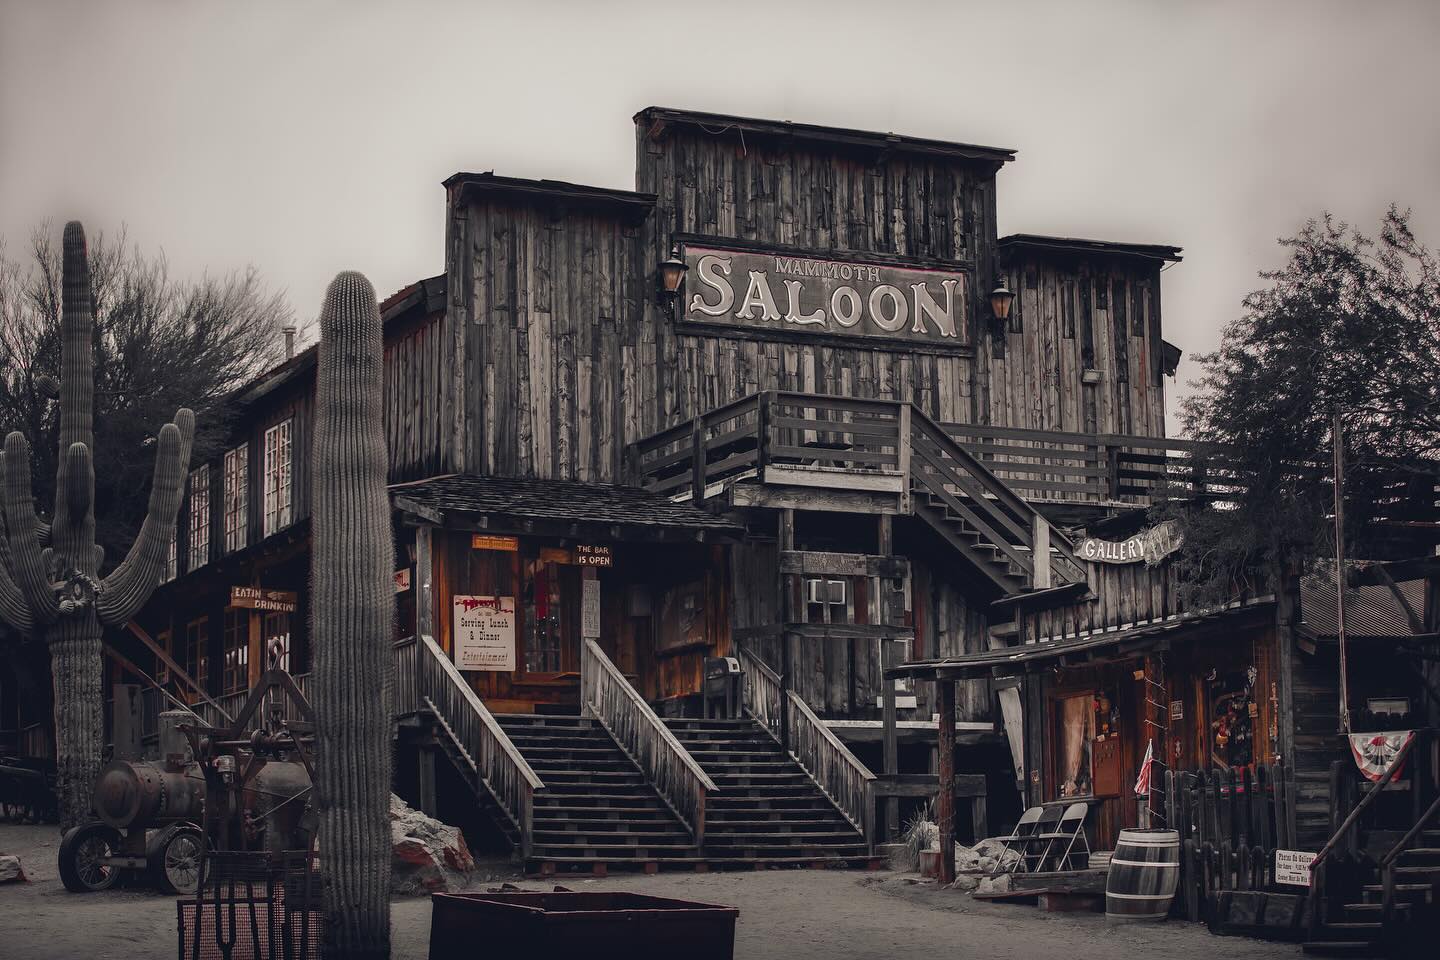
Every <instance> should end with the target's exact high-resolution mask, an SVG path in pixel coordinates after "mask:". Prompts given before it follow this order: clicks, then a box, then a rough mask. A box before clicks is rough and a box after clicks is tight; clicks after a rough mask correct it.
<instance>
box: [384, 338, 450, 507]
mask: <svg viewBox="0 0 1440 960" xmlns="http://www.w3.org/2000/svg"><path fill="white" fill-rule="evenodd" d="M449 333H450V331H449V328H448V327H447V325H446V322H445V314H444V312H443V311H441V312H436V313H431V314H429V315H427V316H424V317H421V318H419V319H416V320H411V321H409V322H405V323H394V324H390V325H389V326H388V328H387V329H386V331H385V373H384V376H385V446H386V449H387V452H388V453H389V455H390V479H391V481H392V482H395V481H402V480H418V479H421V478H423V477H432V476H435V475H437V474H442V473H448V472H450V469H451V457H450V444H449V439H450V436H449V433H448V432H447V431H446V429H445V424H446V419H447V411H448V402H449V401H448V396H447V394H446V393H445V391H443V390H442V389H440V387H441V385H442V384H443V383H444V382H445V381H446V376H447V372H448V370H449V367H450V364H451V356H452V355H451V353H450V349H449V348H450V342H449V339H448V337H449Z"/></svg>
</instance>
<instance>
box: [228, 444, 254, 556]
mask: <svg viewBox="0 0 1440 960" xmlns="http://www.w3.org/2000/svg"><path fill="white" fill-rule="evenodd" d="M249 467H250V448H249V447H248V446H245V447H236V448H235V449H234V450H231V451H229V452H228V453H226V454H225V552H226V553H233V552H234V551H236V550H239V549H242V548H243V547H244V546H245V536H246V527H247V520H248V519H249V514H250V471H249Z"/></svg>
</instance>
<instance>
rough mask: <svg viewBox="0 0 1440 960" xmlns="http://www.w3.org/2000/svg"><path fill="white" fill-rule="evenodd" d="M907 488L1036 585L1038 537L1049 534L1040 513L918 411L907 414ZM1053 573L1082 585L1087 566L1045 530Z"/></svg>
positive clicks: (1066, 542) (1064, 539)
mask: <svg viewBox="0 0 1440 960" xmlns="http://www.w3.org/2000/svg"><path fill="white" fill-rule="evenodd" d="M909 420H910V451H911V453H910V483H911V485H912V487H913V488H914V489H915V490H916V492H917V493H925V494H933V495H934V496H937V497H939V498H940V499H941V500H942V501H943V502H944V503H945V504H946V505H947V506H948V507H949V508H950V510H952V511H953V512H954V513H956V514H958V515H959V516H961V517H962V518H964V520H965V522H966V523H967V524H968V525H969V526H970V527H973V528H974V529H975V530H977V531H979V532H980V533H981V534H983V535H984V536H985V539H986V541H987V542H988V543H991V544H994V545H995V546H996V547H998V548H999V549H1000V551H1001V552H1002V553H1004V554H1005V556H1006V558H1008V559H1009V560H1010V562H1012V563H1013V564H1014V565H1015V566H1016V567H1018V568H1019V569H1020V570H1021V571H1022V576H1023V577H1024V578H1025V579H1026V580H1027V581H1031V582H1033V581H1034V578H1035V570H1036V563H1037V561H1038V560H1039V557H1037V555H1036V553H1035V546H1036V542H1037V539H1039V540H1041V541H1042V545H1043V537H1040V538H1037V536H1036V531H1037V530H1040V529H1048V524H1047V523H1046V522H1045V521H1044V518H1043V517H1041V515H1040V513H1039V511H1037V510H1036V509H1035V508H1034V507H1032V506H1031V505H1030V504H1029V502H1027V501H1026V500H1025V499H1024V498H1022V497H1020V496H1019V495H1018V494H1016V493H1015V491H1014V490H1012V489H1011V488H1010V487H1009V485H1007V484H1006V483H1005V482H1004V481H1003V480H1001V479H1000V478H999V477H997V476H995V474H994V473H992V472H991V471H990V469H989V468H988V467H987V466H986V465H985V464H984V463H982V462H981V461H980V460H979V459H978V458H977V457H975V456H974V455H973V454H971V453H970V452H969V451H968V450H966V449H965V448H964V447H963V446H962V445H961V444H959V443H957V442H956V441H955V440H953V439H952V438H951V437H950V435H949V434H948V433H946V432H945V430H944V429H943V428H942V427H941V426H940V425H939V424H937V423H936V422H935V421H933V420H931V419H930V418H929V417H927V416H926V415H925V414H923V413H921V412H920V411H919V410H911V412H910V417H909ZM1048 539H1049V550H1050V554H1051V557H1050V558H1047V559H1053V560H1054V561H1055V569H1054V573H1055V574H1056V575H1058V576H1059V577H1061V578H1063V579H1065V580H1068V581H1072V582H1073V581H1078V580H1084V579H1085V565H1084V564H1083V563H1081V562H1080V560H1079V558H1078V557H1076V555H1075V547H1074V545H1073V544H1072V543H1071V542H1070V540H1069V539H1068V538H1067V537H1066V536H1065V535H1064V534H1063V533H1061V532H1060V531H1059V530H1049V538H1048Z"/></svg>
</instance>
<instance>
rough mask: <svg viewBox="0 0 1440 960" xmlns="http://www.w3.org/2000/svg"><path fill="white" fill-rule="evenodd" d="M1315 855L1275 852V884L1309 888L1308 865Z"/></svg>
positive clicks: (1292, 851) (1296, 851)
mask: <svg viewBox="0 0 1440 960" xmlns="http://www.w3.org/2000/svg"><path fill="white" fill-rule="evenodd" d="M1314 862H1315V854H1313V853H1310V852H1308V851H1305V850H1276V851H1275V882H1276V883H1284V884H1287V885H1289V886H1292V887H1308V886H1310V865H1311V864H1312V863H1314Z"/></svg>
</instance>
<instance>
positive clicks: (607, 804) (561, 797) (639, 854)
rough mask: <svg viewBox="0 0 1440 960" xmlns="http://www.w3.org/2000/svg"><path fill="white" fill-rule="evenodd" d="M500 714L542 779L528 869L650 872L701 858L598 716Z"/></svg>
mask: <svg viewBox="0 0 1440 960" xmlns="http://www.w3.org/2000/svg"><path fill="white" fill-rule="evenodd" d="M495 719H496V720H497V721H498V722H499V724H500V727H501V729H503V730H504V731H505V734H506V735H507V736H508V737H509V738H510V742H511V743H513V744H514V745H515V748H516V749H517V750H518V751H519V752H520V754H521V755H522V756H523V757H524V758H525V760H526V762H527V763H529V764H530V766H531V767H532V768H533V769H534V770H535V772H536V773H537V774H538V775H539V776H540V777H541V778H542V779H543V780H544V781H545V790H544V792H543V793H541V794H538V795H537V796H536V797H535V806H534V815H533V821H532V826H531V832H530V838H529V839H530V842H529V845H528V846H529V849H528V850H527V852H526V854H525V866H526V871H527V872H530V873H540V874H542V875H548V874H551V873H557V872H573V871H583V872H586V873H592V874H604V873H606V872H607V871H608V869H610V868H612V867H616V868H629V869H640V870H644V871H646V872H653V871H655V870H657V869H659V868H661V867H662V866H693V865H694V864H695V863H697V862H698V861H699V856H698V851H697V850H696V848H695V844H694V840H693V838H692V837H691V834H690V830H689V828H687V827H686V826H685V824H684V823H683V822H682V821H681V820H680V819H679V818H678V817H677V816H676V815H675V814H674V812H673V811H672V810H671V809H670V807H669V806H668V805H667V804H666V802H665V800H664V799H663V798H662V797H661V796H660V794H659V793H658V792H657V791H656V790H655V788H654V786H652V785H651V783H650V782H649V780H648V779H647V778H646V777H645V774H644V773H643V772H642V771H641V770H640V768H639V767H638V766H637V765H636V764H635V763H634V762H633V761H632V760H631V759H630V757H629V756H628V755H627V754H626V753H625V752H624V751H622V750H621V749H620V747H619V746H617V745H616V743H615V741H614V740H613V739H611V737H610V734H608V733H607V732H606V731H605V729H604V727H602V726H601V725H600V724H599V723H598V722H597V721H595V720H593V719H589V718H585V717H562V716H540V715H535V714H500V715H497V716H496V718H495Z"/></svg>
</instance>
